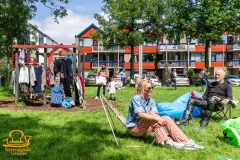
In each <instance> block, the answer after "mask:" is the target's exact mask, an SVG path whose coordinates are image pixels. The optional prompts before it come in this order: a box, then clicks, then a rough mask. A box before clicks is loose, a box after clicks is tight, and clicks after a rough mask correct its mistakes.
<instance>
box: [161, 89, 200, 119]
mask: <svg viewBox="0 0 240 160" xmlns="http://www.w3.org/2000/svg"><path fill="white" fill-rule="evenodd" d="M194 93H195V94H196V96H198V97H201V96H202V94H201V93H199V92H197V91H194ZM190 98H191V92H188V93H185V94H183V95H182V96H180V97H179V98H177V99H176V100H175V101H173V102H161V103H157V104H156V106H157V110H158V112H159V114H160V115H161V116H169V117H171V118H182V117H183V111H184V110H185V109H186V107H187V102H188V100H189V99H190ZM200 114H201V111H200V109H199V108H198V107H197V106H194V109H193V113H192V117H199V116H200Z"/></svg>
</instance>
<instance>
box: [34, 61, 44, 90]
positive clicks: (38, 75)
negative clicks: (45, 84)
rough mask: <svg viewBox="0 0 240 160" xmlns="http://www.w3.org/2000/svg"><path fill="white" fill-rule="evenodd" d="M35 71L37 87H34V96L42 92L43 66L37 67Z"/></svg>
mask: <svg viewBox="0 0 240 160" xmlns="http://www.w3.org/2000/svg"><path fill="white" fill-rule="evenodd" d="M34 71H35V76H36V81H35V85H34V88H33V94H38V93H40V92H41V91H42V90H41V86H42V66H38V67H35V68H34Z"/></svg>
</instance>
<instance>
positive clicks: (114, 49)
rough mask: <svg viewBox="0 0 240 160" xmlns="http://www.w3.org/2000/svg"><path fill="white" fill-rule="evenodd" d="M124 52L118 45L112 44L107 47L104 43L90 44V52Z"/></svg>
mask: <svg viewBox="0 0 240 160" xmlns="http://www.w3.org/2000/svg"><path fill="white" fill-rule="evenodd" d="M98 51H99V52H115V53H117V52H124V51H125V49H124V48H121V47H118V46H117V45H114V46H112V47H111V48H107V47H105V46H104V45H99V46H98V45H97V44H93V45H92V52H98Z"/></svg>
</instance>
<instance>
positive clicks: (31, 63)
mask: <svg viewBox="0 0 240 160" xmlns="http://www.w3.org/2000/svg"><path fill="white" fill-rule="evenodd" d="M18 64H19V65H32V64H34V65H38V64H40V63H18Z"/></svg>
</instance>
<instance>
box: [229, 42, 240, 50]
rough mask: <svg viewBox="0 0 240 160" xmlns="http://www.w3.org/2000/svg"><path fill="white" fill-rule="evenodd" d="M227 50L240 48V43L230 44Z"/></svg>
mask: <svg viewBox="0 0 240 160" xmlns="http://www.w3.org/2000/svg"><path fill="white" fill-rule="evenodd" d="M227 50H228V51H229V50H232V51H234V50H240V44H233V45H228V46H227Z"/></svg>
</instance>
